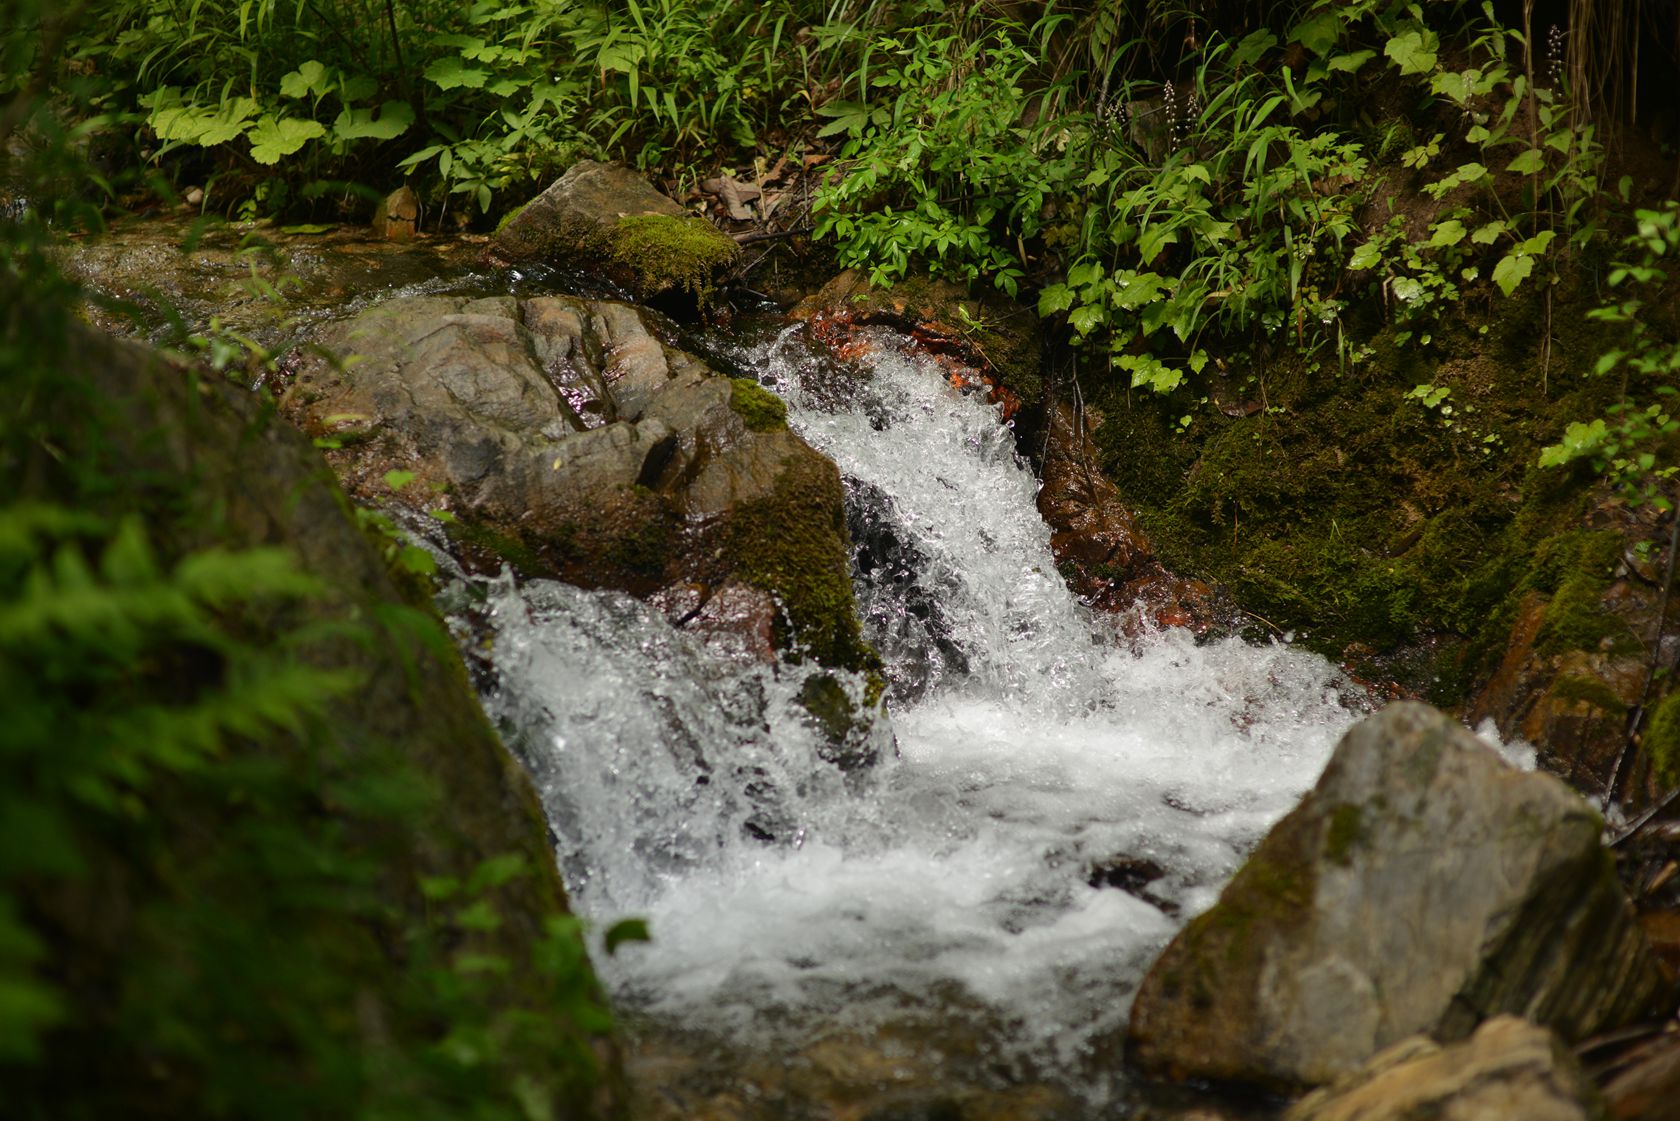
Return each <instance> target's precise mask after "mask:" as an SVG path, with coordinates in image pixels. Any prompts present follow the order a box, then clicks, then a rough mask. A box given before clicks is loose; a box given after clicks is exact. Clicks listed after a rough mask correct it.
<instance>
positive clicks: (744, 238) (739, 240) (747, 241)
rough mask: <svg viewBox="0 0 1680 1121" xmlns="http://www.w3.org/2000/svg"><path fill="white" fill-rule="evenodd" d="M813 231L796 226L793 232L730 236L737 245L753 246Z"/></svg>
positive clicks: (775, 231)
mask: <svg viewBox="0 0 1680 1121" xmlns="http://www.w3.org/2000/svg"><path fill="white" fill-rule="evenodd" d="M812 229H813V227H811V226H795V227H794V228H793V229H791V230H764V231H762V232H759V233H742V234H730V235H729V236H730V237H732V238H734V239H735V244H736V245H751V244H752V243H753V242H755V241H770V240H771V239H773V238H779V237H795V236H797V235H799V234H808V233H810V232H811V230H812Z"/></svg>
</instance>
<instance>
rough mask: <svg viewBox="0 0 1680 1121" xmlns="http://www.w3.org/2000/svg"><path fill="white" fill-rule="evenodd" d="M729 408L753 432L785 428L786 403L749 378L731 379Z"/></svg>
mask: <svg viewBox="0 0 1680 1121" xmlns="http://www.w3.org/2000/svg"><path fill="white" fill-rule="evenodd" d="M729 407H730V408H731V409H733V410H735V414H736V415H737V416H739V417H740V418H741V420H742V421H743V422H745V424H746V426H747V427H748V428H749V429H751V430H752V431H754V432H775V431H776V430H778V429H781V428H786V427H787V402H786V401H784V400H782V399H781V398H780V397H778V396H776V395H775V394H774V393H771V392H770V391H769V390H768V389H765V388H764V387H763V386H762V385H759V384H758V382H756V381H754V380H753V379H751V378H731V379H730V391H729Z"/></svg>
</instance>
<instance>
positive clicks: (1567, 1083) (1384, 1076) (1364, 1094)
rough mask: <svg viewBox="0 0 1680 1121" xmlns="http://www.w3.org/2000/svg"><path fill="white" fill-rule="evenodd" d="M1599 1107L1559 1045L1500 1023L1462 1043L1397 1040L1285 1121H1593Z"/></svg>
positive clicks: (1547, 1036)
mask: <svg viewBox="0 0 1680 1121" xmlns="http://www.w3.org/2000/svg"><path fill="white" fill-rule="evenodd" d="M1604 1115H1605V1113H1604V1104H1603V1102H1602V1101H1601V1100H1600V1099H1599V1096H1598V1094H1597V1092H1596V1091H1595V1090H1594V1089H1593V1085H1592V1083H1591V1082H1590V1081H1588V1079H1587V1076H1586V1074H1585V1073H1583V1072H1582V1070H1581V1067H1580V1065H1579V1064H1578V1063H1576V1061H1575V1057H1574V1056H1573V1055H1571V1054H1570V1053H1569V1051H1568V1049H1567V1048H1565V1047H1564V1046H1563V1043H1562V1041H1561V1040H1559V1039H1558V1038H1557V1036H1555V1035H1553V1034H1552V1033H1551V1032H1549V1031H1547V1030H1546V1029H1545V1028H1541V1027H1536V1026H1535V1025H1533V1024H1530V1023H1526V1022H1524V1021H1523V1020H1520V1019H1518V1018H1517V1017H1515V1016H1498V1017H1495V1018H1494V1019H1492V1020H1489V1021H1488V1022H1487V1023H1485V1024H1483V1025H1482V1026H1481V1027H1480V1028H1478V1029H1477V1030H1476V1033H1475V1034H1474V1035H1472V1036H1471V1037H1470V1038H1469V1039H1466V1040H1464V1041H1463V1042H1461V1043H1456V1044H1453V1045H1452V1046H1450V1047H1445V1048H1443V1047H1441V1046H1440V1045H1439V1044H1437V1043H1435V1042H1434V1041H1433V1040H1430V1039H1428V1038H1426V1037H1424V1036H1412V1037H1410V1038H1408V1039H1404V1040H1401V1041H1400V1042H1399V1043H1396V1044H1394V1045H1393V1046H1392V1047H1389V1048H1387V1049H1386V1050H1384V1051H1383V1052H1382V1053H1380V1054H1378V1055H1376V1056H1374V1057H1373V1058H1372V1059H1371V1061H1370V1062H1368V1063H1366V1064H1365V1065H1364V1066H1363V1067H1361V1068H1360V1069H1359V1070H1357V1071H1355V1072H1354V1073H1353V1074H1350V1075H1348V1076H1347V1077H1346V1078H1343V1079H1340V1080H1338V1081H1337V1082H1336V1084H1335V1085H1333V1086H1329V1087H1326V1088H1325V1089H1323V1090H1319V1091H1317V1092H1315V1093H1313V1094H1310V1095H1308V1096H1307V1097H1305V1098H1303V1099H1302V1100H1301V1101H1299V1102H1297V1103H1296V1104H1295V1105H1294V1106H1293V1107H1292V1108H1291V1109H1290V1110H1289V1111H1288V1112H1287V1113H1285V1114H1284V1121H1437V1119H1439V1121H1448V1119H1451V1121H1513V1119H1515V1118H1522V1119H1523V1121H1594V1119H1598V1118H1602V1117H1604Z"/></svg>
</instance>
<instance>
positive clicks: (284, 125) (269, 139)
mask: <svg viewBox="0 0 1680 1121" xmlns="http://www.w3.org/2000/svg"><path fill="white" fill-rule="evenodd" d="M326 133H327V130H326V129H325V128H324V127H323V126H322V124H321V122H320V121H312V120H309V119H308V118H306V117H281V118H279V119H276V118H274V117H271V116H270V117H264V118H263V119H262V120H260V121H258V122H257V123H256V124H255V125H254V126H253V127H252V128H251V134H250V136H251V158H252V159H254V160H256V161H257V162H258V163H260V164H276V163H279V162H280V157H281V156H289V155H291V154H292V153H293V152H295V151H297V150H298V149H299V148H301V147H303V146H304V145H305V144H307V143H309V142H310V141H311V140H313V139H315V138H316V137H318V136H325V135H326Z"/></svg>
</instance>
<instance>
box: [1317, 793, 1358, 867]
mask: <svg viewBox="0 0 1680 1121" xmlns="http://www.w3.org/2000/svg"><path fill="white" fill-rule="evenodd" d="M1364 819H1365V815H1364V812H1363V811H1362V810H1361V809H1360V808H1359V807H1358V806H1356V805H1354V804H1353V803H1351V802H1343V803H1341V804H1340V805H1338V806H1337V807H1336V808H1335V809H1334V810H1332V811H1331V812H1330V827H1329V828H1328V829H1327V830H1325V833H1324V857H1325V859H1326V860H1329V861H1330V862H1331V863H1332V864H1340V865H1342V866H1343V867H1346V866H1347V865H1348V864H1351V863H1352V862H1353V849H1354V847H1355V846H1356V845H1358V844H1359V843H1360V841H1362V840H1363V839H1364Z"/></svg>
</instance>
